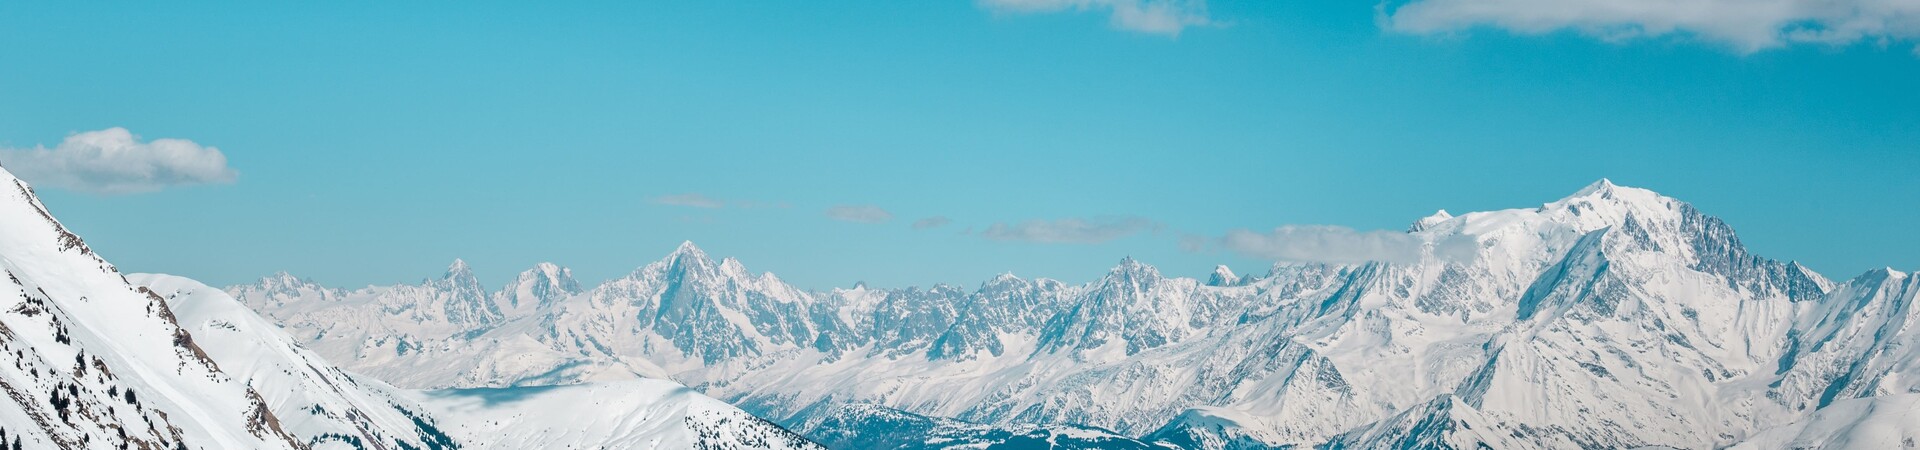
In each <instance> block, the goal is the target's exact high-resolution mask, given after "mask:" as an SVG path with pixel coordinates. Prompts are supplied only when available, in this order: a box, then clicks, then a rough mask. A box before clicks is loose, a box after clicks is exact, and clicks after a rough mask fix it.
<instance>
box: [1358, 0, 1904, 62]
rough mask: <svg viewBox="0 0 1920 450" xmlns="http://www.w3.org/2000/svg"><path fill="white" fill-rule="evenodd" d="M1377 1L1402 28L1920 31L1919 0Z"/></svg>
mask: <svg viewBox="0 0 1920 450" xmlns="http://www.w3.org/2000/svg"><path fill="white" fill-rule="evenodd" d="M1381 9H1382V10H1383V11H1385V17H1384V19H1385V21H1386V26H1387V27H1389V28H1390V29H1392V30H1394V31H1400V32H1405V33H1415V34H1432V33H1444V32H1450V31H1459V30H1464V29H1468V28H1473V27H1477V26H1489V27H1496V28H1503V29H1506V30H1509V31H1512V32H1515V33H1521V34H1543V33H1550V32H1556V31H1562V30H1573V31H1578V32H1581V33H1584V34H1587V35H1590V36H1595V37H1599V38H1602V39H1607V40H1625V39H1632V38H1638V37H1654V36H1666V35H1689V36H1696V37H1699V38H1703V39H1707V40H1711V41H1717V42H1721V43H1724V44H1727V45H1730V46H1732V47H1734V48H1735V49H1738V50H1740V51H1743V52H1753V51H1759V50H1764V49H1768V48H1775V47H1781V46H1784V45H1787V44H1791V43H1824V44H1834V45H1841V44H1852V43H1856V42H1862V41H1866V42H1872V43H1877V44H1880V45H1887V44H1891V43H1893V42H1894V41H1912V40H1914V39H1916V38H1920V1H1916V0H1411V1H1408V2H1406V3H1402V4H1400V5H1399V6H1398V7H1392V6H1389V5H1386V4H1382V5H1381ZM1916 51H1920V50H1916Z"/></svg>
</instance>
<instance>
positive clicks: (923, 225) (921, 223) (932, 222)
mask: <svg viewBox="0 0 1920 450" xmlns="http://www.w3.org/2000/svg"><path fill="white" fill-rule="evenodd" d="M950 223H953V219H948V218H946V217H945V216H933V217H928V218H924V219H920V220H915V221H913V229H915V230H925V229H928V228H940V227H944V226H947V224H950Z"/></svg>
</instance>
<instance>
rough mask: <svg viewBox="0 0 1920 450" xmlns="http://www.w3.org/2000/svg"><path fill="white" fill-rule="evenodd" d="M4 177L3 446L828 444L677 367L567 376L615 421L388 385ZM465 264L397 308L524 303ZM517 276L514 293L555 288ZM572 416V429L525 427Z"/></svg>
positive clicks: (428, 312) (469, 314)
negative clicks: (723, 395)
mask: <svg viewBox="0 0 1920 450" xmlns="http://www.w3.org/2000/svg"><path fill="white" fill-rule="evenodd" d="M0 185H4V186H6V189H0V270H3V271H4V272H5V273H6V275H7V276H6V281H5V282H4V283H0V286H4V287H0V353H3V354H5V355H7V358H6V359H8V360H10V361H9V362H10V364H8V363H0V390H3V391H5V393H6V399H5V400H0V448H5V449H16V450H18V449H24V448H34V449H41V448H62V449H82V448H85V449H94V448H99V449H107V448H121V449H125V448H138V449H237V448H239V449H301V450H306V449H396V450H429V449H431V450H446V449H456V448H482V447H493V446H498V445H500V444H499V443H503V442H518V444H512V445H509V446H505V447H502V448H527V449H534V448H555V449H558V448H606V447H619V448H663V449H682V448H702V449H767V448H793V449H809V448H818V446H816V445H814V444H811V443H809V442H807V441H805V440H804V439H802V438H799V437H798V436H797V435H794V434H793V433H791V432H788V431H786V430H784V429H781V428H779V427H778V426H775V425H773V424H771V423H769V422H766V421H764V420H761V419H758V418H756V417H754V416H752V415H749V414H747V413H745V412H743V411H740V410H739V409H737V408H733V407H731V406H728V405H726V404H725V403H722V402H720V401H718V400H713V399H711V398H708V397H705V396H702V395H699V394H697V393H691V392H690V391H689V390H688V389H687V388H685V387H684V386H680V385H678V384H674V383H672V382H670V381H661V380H630V381H625V382H622V383H619V384H610V385H604V386H600V385H595V386H582V387H579V388H575V389H576V390H586V391H590V392H594V393H595V394H594V395H593V397H594V398H595V399H618V404H614V405H608V407H607V408H606V409H604V410H597V411H593V413H594V414H595V415H594V417H593V418H594V419H595V420H598V421H599V422H600V423H609V424H615V425H616V426H612V427H595V428H580V427H575V426H572V424H577V423H581V422H582V417H581V416H580V415H579V414H577V412H578V411H579V409H578V408H579V407H581V405H583V404H585V403H587V402H583V401H580V400H581V399H578V398H574V399H558V400H549V401H545V402H530V403H529V404H525V405H521V404H518V403H516V402H507V403H513V404H508V405H493V404H492V403H493V402H491V401H488V402H484V403H486V404H484V405H482V406H472V405H465V404H460V403H458V402H450V401H449V400H447V399H448V398H453V397H457V396H451V397H450V396H447V395H441V394H440V393H433V392H429V393H422V392H414V391H405V390H400V389H396V388H394V387H392V386H389V385H387V384H385V383H383V382H380V381H378V380H375V379H370V378H365V377H361V376H356V375H353V374H351V373H348V372H346V371H343V370H341V369H340V368H338V367H336V366H334V365H332V364H330V363H328V362H327V361H326V360H325V359H324V358H321V357H320V356H319V355H317V354H315V352H312V351H309V350H307V349H305V348H303V347H302V346H300V345H299V344H297V343H296V340H295V339H293V338H292V337H291V336H289V335H288V334H286V333H285V332H283V331H281V329H280V328H279V327H278V326H276V325H275V324H273V323H272V322H269V321H268V320H266V319H264V318H262V317H260V316H259V315H257V314H256V313H254V312H253V311H252V310H251V309H249V308H247V307H246V306H244V305H242V304H240V303H239V302H238V301H237V300H235V299H233V297H231V296H230V295H228V294H227V293H226V292H225V291H222V290H220V289H217V288H212V287H208V286H206V285H203V284H200V283H198V282H195V281H193V280H189V279H185V278H180V277H173V276H167V275H151V274H134V275H128V276H122V275H121V274H120V273H119V272H118V270H117V269H115V268H114V267H113V266H112V265H111V264H108V263H107V262H106V261H104V260H102V259H101V258H99V257H98V256H97V255H95V254H94V253H93V251H92V250H91V249H89V248H88V247H87V245H86V244H85V243H84V242H82V241H81V240H80V238H79V237H78V236H75V235H74V234H73V233H71V232H69V231H67V230H66V228H65V227H63V226H61V225H60V223H59V222H58V221H56V220H54V218H53V216H52V215H51V214H49V213H48V212H47V210H46V208H45V207H44V206H42V205H41V204H40V202H39V200H38V199H37V198H36V197H35V196H34V194H33V191H32V190H31V189H29V188H28V187H27V185H26V184H25V183H22V182H20V181H19V180H17V179H14V178H13V176H12V175H11V174H9V173H7V172H6V171H5V170H0ZM562 273H563V272H562ZM471 280H472V275H471V274H470V273H466V271H465V270H464V267H462V266H456V267H455V268H454V269H453V270H449V272H448V274H447V276H446V277H444V278H441V279H437V280H429V281H428V283H426V284H427V286H426V287H423V288H422V289H421V291H422V292H428V291H430V292H434V293H436V294H439V293H446V294H447V295H444V296H441V297H435V300H437V301H438V303H435V304H434V305H430V306H420V305H411V304H410V305H402V307H401V308H399V309H397V310H395V311H396V313H397V314H409V316H408V317H412V318H415V319H421V320H438V323H441V324H442V326H443V327H444V328H464V327H472V326H487V325H489V324H497V323H499V322H501V321H502V320H503V319H504V317H505V312H503V311H517V310H518V309H517V308H507V309H504V310H503V309H500V308H497V306H496V305H498V304H496V303H494V302H493V299H490V298H488V297H486V292H485V291H483V290H481V289H479V285H478V284H477V283H473V282H471ZM540 281H541V280H537V279H535V280H531V281H530V282H531V283H538V282H540ZM523 284H524V283H523ZM283 287H287V288H292V289H298V287H293V286H283ZM517 292H518V293H519V294H521V295H522V297H521V298H518V299H507V302H506V303H505V304H506V305H508V306H517V305H518V303H516V301H519V300H525V299H532V300H533V301H534V302H535V303H537V302H538V301H539V298H540V297H541V296H543V295H549V292H550V291H549V290H548V289H546V288H542V287H539V286H537V285H531V286H527V287H526V288H525V289H522V290H520V291H517ZM514 293H515V292H509V293H508V294H514ZM329 295H331V294H329ZM476 299H478V300H477V301H476ZM563 421H570V422H568V423H569V428H568V429H569V430H570V433H568V434H566V436H565V437H564V439H556V438H554V437H553V436H549V435H546V434H541V433H531V434H530V433H527V432H526V431H527V430H530V429H534V428H532V427H530V426H531V425H533V424H538V423H548V424H554V423H562V422H563ZM502 425H511V426H510V427H508V428H498V427H499V426H502ZM443 428H444V430H443Z"/></svg>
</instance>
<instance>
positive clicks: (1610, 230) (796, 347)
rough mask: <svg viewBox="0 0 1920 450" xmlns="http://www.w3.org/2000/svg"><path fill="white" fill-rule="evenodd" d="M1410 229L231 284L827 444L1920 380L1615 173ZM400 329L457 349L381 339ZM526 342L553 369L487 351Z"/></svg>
mask: <svg viewBox="0 0 1920 450" xmlns="http://www.w3.org/2000/svg"><path fill="white" fill-rule="evenodd" d="M1405 237H1406V238H1407V239H1408V240H1410V241H1411V242H1415V243H1418V244H1419V245H1420V246H1421V249H1420V251H1419V254H1418V255H1415V257H1413V258H1411V259H1409V260H1405V261H1395V262H1371V263H1361V264H1339V265H1329V264H1279V265H1276V266H1274V267H1272V268H1271V269H1270V270H1268V271H1267V272H1266V273H1265V274H1260V275H1254V274H1246V275H1241V274H1236V273H1234V272H1233V271H1232V270H1231V269H1227V268H1224V267H1221V268H1216V270H1215V271H1214V274H1213V276H1211V277H1209V278H1210V279H1209V280H1207V281H1206V282H1202V281H1200V280H1194V279H1189V278H1178V277H1166V276H1163V275H1161V274H1160V273H1159V271H1158V270H1157V269H1155V268H1153V267H1152V266H1149V265H1147V264H1144V263H1142V262H1139V261H1135V260H1131V259H1127V260H1123V261H1121V262H1120V264H1118V265H1117V266H1115V267H1113V268H1112V269H1110V270H1108V271H1107V273H1106V274H1105V275H1104V276H1101V277H1100V278H1099V279H1097V280H1095V281H1093V282H1090V283H1085V284H1069V283H1063V282H1060V281H1055V280H1048V279H1024V278H1020V277H1016V276H1012V275H1003V276H1000V277H996V278H994V279H992V280H988V281H986V282H984V283H982V284H980V285H979V286H978V287H975V288H972V289H965V288H961V287H955V286H945V285H942V286H934V287H931V288H924V289H922V288H906V289H874V288H870V287H866V286H856V287H854V288H852V289H835V290H831V291H827V292H803V291H800V290H798V289H794V288H793V287H791V286H788V285H786V284H784V283H782V282H780V281H779V279H778V278H777V277H774V276H773V275H771V274H754V273H752V272H749V271H747V270H746V269H745V268H744V266H742V265H741V264H740V263H739V262H738V261H735V260H732V259H724V260H720V261H715V260H713V259H711V258H709V257H707V256H706V255H705V254H704V253H703V252H701V251H700V250H699V249H698V248H695V247H693V246H692V245H691V244H686V245H683V246H682V247H681V248H680V249H678V250H676V251H675V252H674V253H673V254H671V255H669V256H668V257H667V258H665V259H663V260H661V261H659V262H655V263H651V264H647V265H645V266H643V267H642V268H640V269H639V270H636V271H635V272H634V273H633V274H631V275H629V276H626V277H622V278H619V279H615V280H611V281H608V282H607V283H604V284H601V285H599V286H595V287H591V288H586V289H584V290H582V291H580V292H578V293H577V294H573V295H569V296H566V297H565V298H558V297H552V298H548V299H546V300H542V301H541V302H538V303H537V304H538V305H540V306H537V307H535V308H533V310H531V311H530V312H525V313H522V314H524V315H518V316H511V317H505V318H504V319H503V320H502V321H500V322H498V323H488V324H470V325H468V326H465V327H455V328H453V329H447V330H442V331H438V332H430V331H434V330H439V329H440V328H437V327H443V325H442V322H438V321H425V322H421V321H416V320H414V319H413V318H411V317H409V316H407V315H405V314H398V313H388V314H384V315H378V316H374V317H368V318H366V319H365V320H366V322H367V325H365V326H362V327H360V328H359V330H366V331H355V332H353V333H337V332H332V331H330V330H329V329H328V327H330V326H332V325H329V324H327V323H325V322H322V321H318V320H317V319H316V318H320V317H332V316H339V315H342V314H345V313H344V312H341V311H334V309H335V308H338V306H336V303H337V302H336V303H328V302H329V300H328V297H326V296H324V295H315V294H312V292H320V291H321V289H322V288H317V287H316V288H313V289H311V290H306V291H300V292H299V293H293V294H285V295H281V294H273V295H263V294H262V293H265V292H271V291H272V290H271V289H270V286H268V285H267V284H266V283H262V284H259V285H250V286H236V287H232V288H229V290H230V291H232V292H235V293H236V296H237V297H240V298H241V299H242V300H243V301H244V302H246V303H247V304H248V305H250V306H253V307H255V308H257V309H260V310H262V311H264V312H265V313H266V315H268V316H270V317H274V318H275V319H276V320H279V321H281V322H282V323H284V324H286V325H287V326H289V327H290V328H292V329H293V330H295V335H296V336H302V337H305V338H307V339H311V340H312V342H314V345H315V346H316V348H317V349H321V351H322V353H323V354H326V355H327V356H329V357H330V358H333V359H335V360H338V361H342V363H343V364H344V365H346V366H347V367H351V368H355V369H356V370H367V371H369V372H370V373H372V372H380V371H387V372H385V373H393V374H394V375H395V376H394V377H392V378H389V379H390V380H391V381H393V382H395V383H397V384H400V385H403V386H414V387H454V386H463V387H474V386H516V385H518V386H528V385H540V384H552V383H558V382H572V381H583V380H595V379H605V378H618V377H632V376H636V375H641V374H646V375H655V376H662V375H663V376H666V377H670V378H672V379H674V380H676V381H679V382H682V383H685V384H687V385H688V386H692V387H693V388H695V389H697V390H700V391H702V392H705V393H707V394H708V395H712V396H714V397H716V398H720V399H723V400H727V401H731V402H734V403H735V404H737V405H740V406H741V407H742V408H744V409H746V410H747V411H750V412H753V413H755V414H758V415H760V416H762V417H767V418H769V419H771V420H774V421H776V422H778V423H782V424H786V425H788V426H791V427H794V429H796V430H798V431H800V432H802V433H803V434H807V435H809V436H815V437H822V436H840V435H841V434H845V433H848V432H854V433H859V432H862V430H851V431H849V430H844V429H838V430H835V429H826V428H825V425H823V424H842V425H840V426H845V425H844V424H858V423H863V421H867V418H868V417H873V416H877V415H878V414H875V413H873V411H875V410H873V409H871V408H864V407H862V408H850V407H844V406H847V405H870V406H873V407H878V408H883V410H885V411H893V412H897V413H900V414H906V415H910V416H918V417H923V418H927V419H929V420H935V421H940V420H947V421H953V422H951V423H946V425H951V426H945V427H920V428H926V429H960V428H967V427H969V426H976V425H977V426H981V427H986V428H991V429H994V430H998V431H990V430H986V429H982V431H979V432H980V433H991V432H1005V431H1007V430H1013V429H1018V428H1020V427H1033V426H1055V425H1061V426H1079V427H1089V428H1088V429H1097V430H1107V431H1110V432H1111V433H1112V434H1117V435H1120V436H1143V437H1144V436H1153V438H1152V439H1158V440H1164V441H1165V442H1176V441H1178V442H1182V443H1185V444H1184V445H1190V446H1198V447H1204V448H1229V447H1228V446H1229V445H1232V446H1235V447H1233V448H1247V447H1251V446H1259V445H1270V446H1290V445H1291V446H1338V447H1348V448H1371V447H1379V446H1401V445H1407V446H1416V447H1420V446H1439V447H1461V446H1466V447H1475V446H1485V447H1492V448H1516V447H1517V448H1583V447H1584V448H1593V447H1602V448H1613V447H1640V446H1653V447H1673V448H1708V447H1722V446H1727V445H1734V444H1738V443H1741V442H1744V441H1746V440H1747V439H1748V438H1750V437H1752V436H1754V435H1755V434H1756V433H1757V432H1758V431H1759V430H1767V429H1773V428H1775V427H1781V426H1785V425H1787V424H1791V423H1796V422H1800V421H1803V420H1806V419H1808V418H1810V417H1813V416H1814V415H1815V412H1816V411H1817V410H1819V409H1821V408H1822V407H1825V406H1830V405H1834V404H1837V403H1838V402H1841V401H1844V400H1847V399H1851V398H1862V397H1872V396H1878V395H1888V394H1899V393H1905V392H1920V385H1916V384H1915V382H1914V381H1913V380H1920V373H1914V372H1913V371H1914V370H1917V369H1915V368H1916V367H1920V363H1916V361H1920V358H1915V357H1914V356H1913V355H1912V354H1911V352H1912V350H1911V349H1913V348H1915V346H1914V345H1911V341H1912V340H1913V339H1916V338H1915V337H1914V336H1915V335H1914V333H1912V332H1909V331H1907V330H1909V329H1911V328H1912V327H1911V326H1909V325H1908V324H1909V323H1910V321H1911V320H1912V319H1914V318H1916V317H1920V315H1916V314H1915V311H1914V308H1913V307H1912V304H1913V302H1912V300H1913V298H1914V295H1915V294H1914V292H1916V291H1920V289H1913V286H1914V283H1915V282H1914V281H1913V278H1912V277H1909V276H1907V275H1905V274H1902V273H1899V272H1895V271H1890V270H1889V271H1876V272H1873V273H1868V274H1865V275H1862V276H1860V277H1858V278H1856V279H1853V280H1849V281H1847V282H1843V283H1834V282H1832V281H1829V280H1827V279H1826V278H1824V277H1822V276H1821V275H1819V274H1816V273H1814V272H1812V271H1811V270H1808V269H1806V268H1805V267H1802V266H1800V265H1798V264H1794V263H1791V262H1780V261H1775V260H1772V259H1768V258H1764V257H1761V256H1757V255H1753V254H1751V253H1749V252H1748V251H1747V249H1746V248H1745V247H1744V246H1743V245H1741V243H1740V241H1739V239H1738V238H1737V237H1736V236H1735V234H1734V233H1733V230H1732V228H1731V227H1730V226H1728V225H1727V224H1725V223H1724V222H1722V221H1720V220H1719V219H1717V218H1714V217H1712V216H1709V215H1706V214H1705V213H1703V212H1701V211H1700V210H1698V209H1696V208H1695V207H1693V206H1692V205H1690V204H1687V203H1685V202H1681V201H1679V200H1675V199H1672V198H1668V197H1665V196H1661V195H1659V194H1657V193H1654V192H1652V191H1648V190H1644V189H1636V188H1629V187H1622V186H1617V185H1614V184H1612V183H1610V182H1607V181H1605V180H1602V181H1600V182H1597V183H1594V184H1593V185H1591V186H1588V187H1586V188H1584V189H1581V190H1580V191H1578V192H1576V193H1574V194H1573V195H1570V196H1567V197H1565V198H1562V199H1559V200H1556V201H1553V202H1548V203H1544V204H1541V205H1539V206H1537V207H1531V208H1520V209H1510V210H1500V211H1489V212H1475V213H1467V214H1460V215H1451V214H1446V213H1444V212H1442V213H1436V214H1434V215H1432V216H1429V217H1426V218H1422V219H1419V220H1418V221H1416V222H1415V223H1414V224H1413V226H1411V227H1410V228H1409V231H1408V232H1407V233H1406V235H1405ZM536 270H540V269H536ZM546 272H552V270H546ZM523 278H524V277H523ZM414 288H415V287H409V286H395V287H375V288H368V289H364V290H361V291H355V292H362V293H370V292H411V291H412V290H413V289H414ZM353 295H369V294H353ZM435 295H439V294H435ZM435 295H421V296H418V297H416V298H414V301H423V302H430V301H433V299H435V298H440V297H436V296H435ZM496 295H500V294H496ZM349 296H351V295H349ZM398 303H400V304H403V303H405V302H398ZM401 338H406V339H421V340H419V341H418V342H417V343H416V345H417V346H418V347H421V348H427V349H444V350H430V351H423V352H412V353H407V354H401V353H400V352H398V351H390V350H381V351H372V352H369V351H365V350H366V349H370V348H373V349H378V348H384V347H380V345H382V344H381V343H383V342H391V341H392V340H394V339H401ZM329 349H331V350H329ZM329 351H331V352H333V353H328V352H329ZM522 351H530V352H533V353H535V354H547V355H555V356H551V357H536V358H529V359H525V360H523V361H524V362H525V364H524V366H521V367H517V368H515V370H512V371H502V370H499V368H498V364H497V363H496V362H494V361H498V360H502V359H506V358H513V357H515V356H514V355H517V354H519V353H518V352H522ZM426 366H436V367H434V368H433V369H431V371H430V372H428V373H421V372H415V371H414V370H413V369H414V368H419V367H426ZM401 372H404V373H401ZM843 414H849V415H851V416H849V417H839V416H838V415H843ZM881 422H889V423H890V422H898V421H881ZM920 428H915V429H920ZM866 431H867V432H872V433H882V432H885V431H884V430H880V429H876V430H866ZM849 439H852V438H849ZM822 440H823V441H825V440H827V439H822ZM856 440H857V439H856Z"/></svg>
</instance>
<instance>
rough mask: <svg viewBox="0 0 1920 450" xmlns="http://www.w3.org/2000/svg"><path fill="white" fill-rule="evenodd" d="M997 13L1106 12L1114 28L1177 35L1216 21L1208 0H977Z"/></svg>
mask: <svg viewBox="0 0 1920 450" xmlns="http://www.w3.org/2000/svg"><path fill="white" fill-rule="evenodd" d="M978 1H979V5H980V7H982V8H986V9H987V10H989V11H993V12H995V13H1015V14H1039V13H1058V12H1065V11H1076V12H1078V11H1095V12H1106V13H1107V14H1108V16H1107V22H1108V23H1109V24H1111V25H1112V26H1113V27H1114V28H1118V29H1122V30H1127V31H1137V32H1141V33H1153V34H1164V35H1168V36H1178V35H1180V32H1181V31H1182V30H1185V29H1186V28H1187V27H1192V26H1205V25H1211V24H1213V21H1212V20H1210V19H1208V18H1207V2H1206V0H978Z"/></svg>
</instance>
